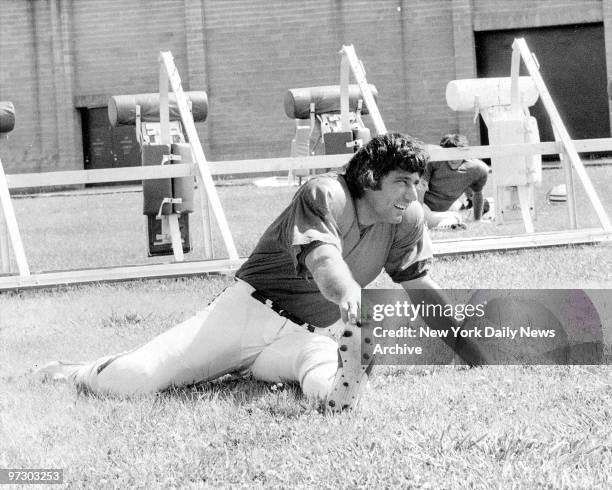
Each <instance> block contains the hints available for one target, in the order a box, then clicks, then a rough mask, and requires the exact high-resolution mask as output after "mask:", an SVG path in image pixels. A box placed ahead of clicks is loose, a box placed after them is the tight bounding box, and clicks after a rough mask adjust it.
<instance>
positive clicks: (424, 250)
mask: <svg viewBox="0 0 612 490" xmlns="http://www.w3.org/2000/svg"><path fill="white" fill-rule="evenodd" d="M432 259H433V246H432V243H431V238H430V237H429V233H428V231H427V227H426V226H425V217H424V213H423V208H422V207H421V205H420V204H418V203H413V204H412V205H411V206H409V208H408V209H407V210H406V214H405V215H404V218H403V220H402V222H401V223H400V225H398V229H397V231H396V235H395V237H394V239H393V243H392V244H391V249H390V251H389V256H388V258H387V262H386V263H385V271H386V272H387V274H389V276H390V277H391V279H392V280H393V282H396V283H400V282H403V281H410V280H412V279H417V278H419V277H422V276H424V275H426V274H427V272H428V270H429V268H430V266H431V262H432Z"/></svg>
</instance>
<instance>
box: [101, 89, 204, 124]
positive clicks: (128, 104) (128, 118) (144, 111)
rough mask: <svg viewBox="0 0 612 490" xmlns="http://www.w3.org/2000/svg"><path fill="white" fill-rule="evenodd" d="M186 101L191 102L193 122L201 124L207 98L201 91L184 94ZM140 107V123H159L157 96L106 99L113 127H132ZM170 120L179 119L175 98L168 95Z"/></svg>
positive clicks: (119, 96)
mask: <svg viewBox="0 0 612 490" xmlns="http://www.w3.org/2000/svg"><path fill="white" fill-rule="evenodd" d="M185 95H186V96H187V100H188V101H191V114H192V115H193V120H194V121H195V122H202V121H205V120H206V117H207V116H208V96H207V95H206V92H204V91H203V90H201V91H197V92H185ZM137 105H139V106H140V118H141V120H142V122H159V94H158V93H153V94H133V95H114V96H112V97H111V98H110V99H108V120H109V121H110V123H111V124H112V125H113V126H119V125H133V124H135V123H136V106H137ZM168 105H169V106H170V111H169V112H170V120H171V121H178V120H180V119H181V114H180V113H179V109H178V105H177V103H176V96H175V95H174V93H173V92H170V93H169V94H168Z"/></svg>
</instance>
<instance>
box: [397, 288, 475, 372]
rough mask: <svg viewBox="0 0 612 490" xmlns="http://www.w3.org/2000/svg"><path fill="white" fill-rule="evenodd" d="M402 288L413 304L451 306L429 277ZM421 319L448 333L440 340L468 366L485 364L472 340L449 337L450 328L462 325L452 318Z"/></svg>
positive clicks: (440, 316)
mask: <svg viewBox="0 0 612 490" xmlns="http://www.w3.org/2000/svg"><path fill="white" fill-rule="evenodd" d="M402 286H403V287H404V289H405V290H406V292H407V293H408V295H409V296H410V299H411V301H412V302H413V303H421V302H422V303H423V304H425V305H440V306H441V307H442V310H444V307H445V306H446V305H449V304H452V303H451V302H450V301H449V299H448V297H447V296H446V294H445V293H444V291H443V290H442V289H441V288H440V287H439V286H438V284H436V282H435V281H434V280H432V279H431V278H429V276H424V277H422V278H419V279H417V280H413V281H406V282H404V283H402ZM421 318H422V319H423V321H424V322H425V323H426V324H427V326H428V327H429V328H431V329H435V330H441V331H446V332H449V333H448V334H447V336H445V337H441V339H442V340H443V341H444V343H445V344H447V345H448V346H449V347H450V348H451V349H453V351H454V352H455V353H456V354H458V355H459V356H460V357H461V358H462V359H463V360H464V361H465V362H466V363H468V364H469V365H470V366H478V365H481V364H483V363H485V362H486V359H485V357H484V355H483V353H482V351H481V349H480V348H479V347H478V345H477V344H476V343H475V342H474V341H473V340H471V339H468V338H465V337H460V336H455V335H451V328H453V327H461V325H462V324H461V323H460V322H459V321H457V320H456V319H455V318H454V317H452V316H451V317H447V316H444V315H432V316H429V315H428V316H425V317H421Z"/></svg>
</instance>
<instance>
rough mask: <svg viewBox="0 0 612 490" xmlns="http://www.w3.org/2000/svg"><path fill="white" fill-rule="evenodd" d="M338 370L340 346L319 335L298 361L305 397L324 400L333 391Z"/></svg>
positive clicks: (299, 379)
mask: <svg viewBox="0 0 612 490" xmlns="http://www.w3.org/2000/svg"><path fill="white" fill-rule="evenodd" d="M337 370H338V344H337V343H336V342H335V341H334V340H332V339H330V338H329V337H325V336H323V335H317V336H316V337H313V339H312V340H311V341H310V342H308V344H306V345H305V346H304V348H303V349H302V350H301V351H300V353H299V355H298V357H297V359H296V372H297V374H298V381H299V382H300V386H301V387H302V391H303V393H304V395H306V396H307V397H308V398H317V399H320V400H323V399H325V398H326V397H327V395H328V394H329V392H330V391H331V389H332V387H333V383H334V377H335V376H336V371H337Z"/></svg>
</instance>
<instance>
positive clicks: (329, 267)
mask: <svg viewBox="0 0 612 490" xmlns="http://www.w3.org/2000/svg"><path fill="white" fill-rule="evenodd" d="M305 263H306V267H308V270H309V271H310V272H311V274H312V277H313V279H314V281H315V282H316V283H317V286H319V290H320V291H321V293H322V294H323V296H324V297H325V298H326V299H328V300H329V301H331V302H333V303H336V304H337V305H338V308H340V316H341V317H342V320H343V321H344V322H346V323H351V324H353V325H354V324H357V322H358V321H359V318H360V316H361V286H360V285H359V284H358V283H357V282H356V281H355V279H353V275H352V274H351V271H350V270H349V268H348V265H346V262H345V261H344V259H343V258H342V254H341V253H340V251H339V250H338V249H337V248H336V247H334V246H333V245H330V244H327V243H325V244H323V245H320V246H318V247H317V248H315V249H314V250H313V251H312V252H310V253H309V254H308V255H307V256H306V260H305Z"/></svg>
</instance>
